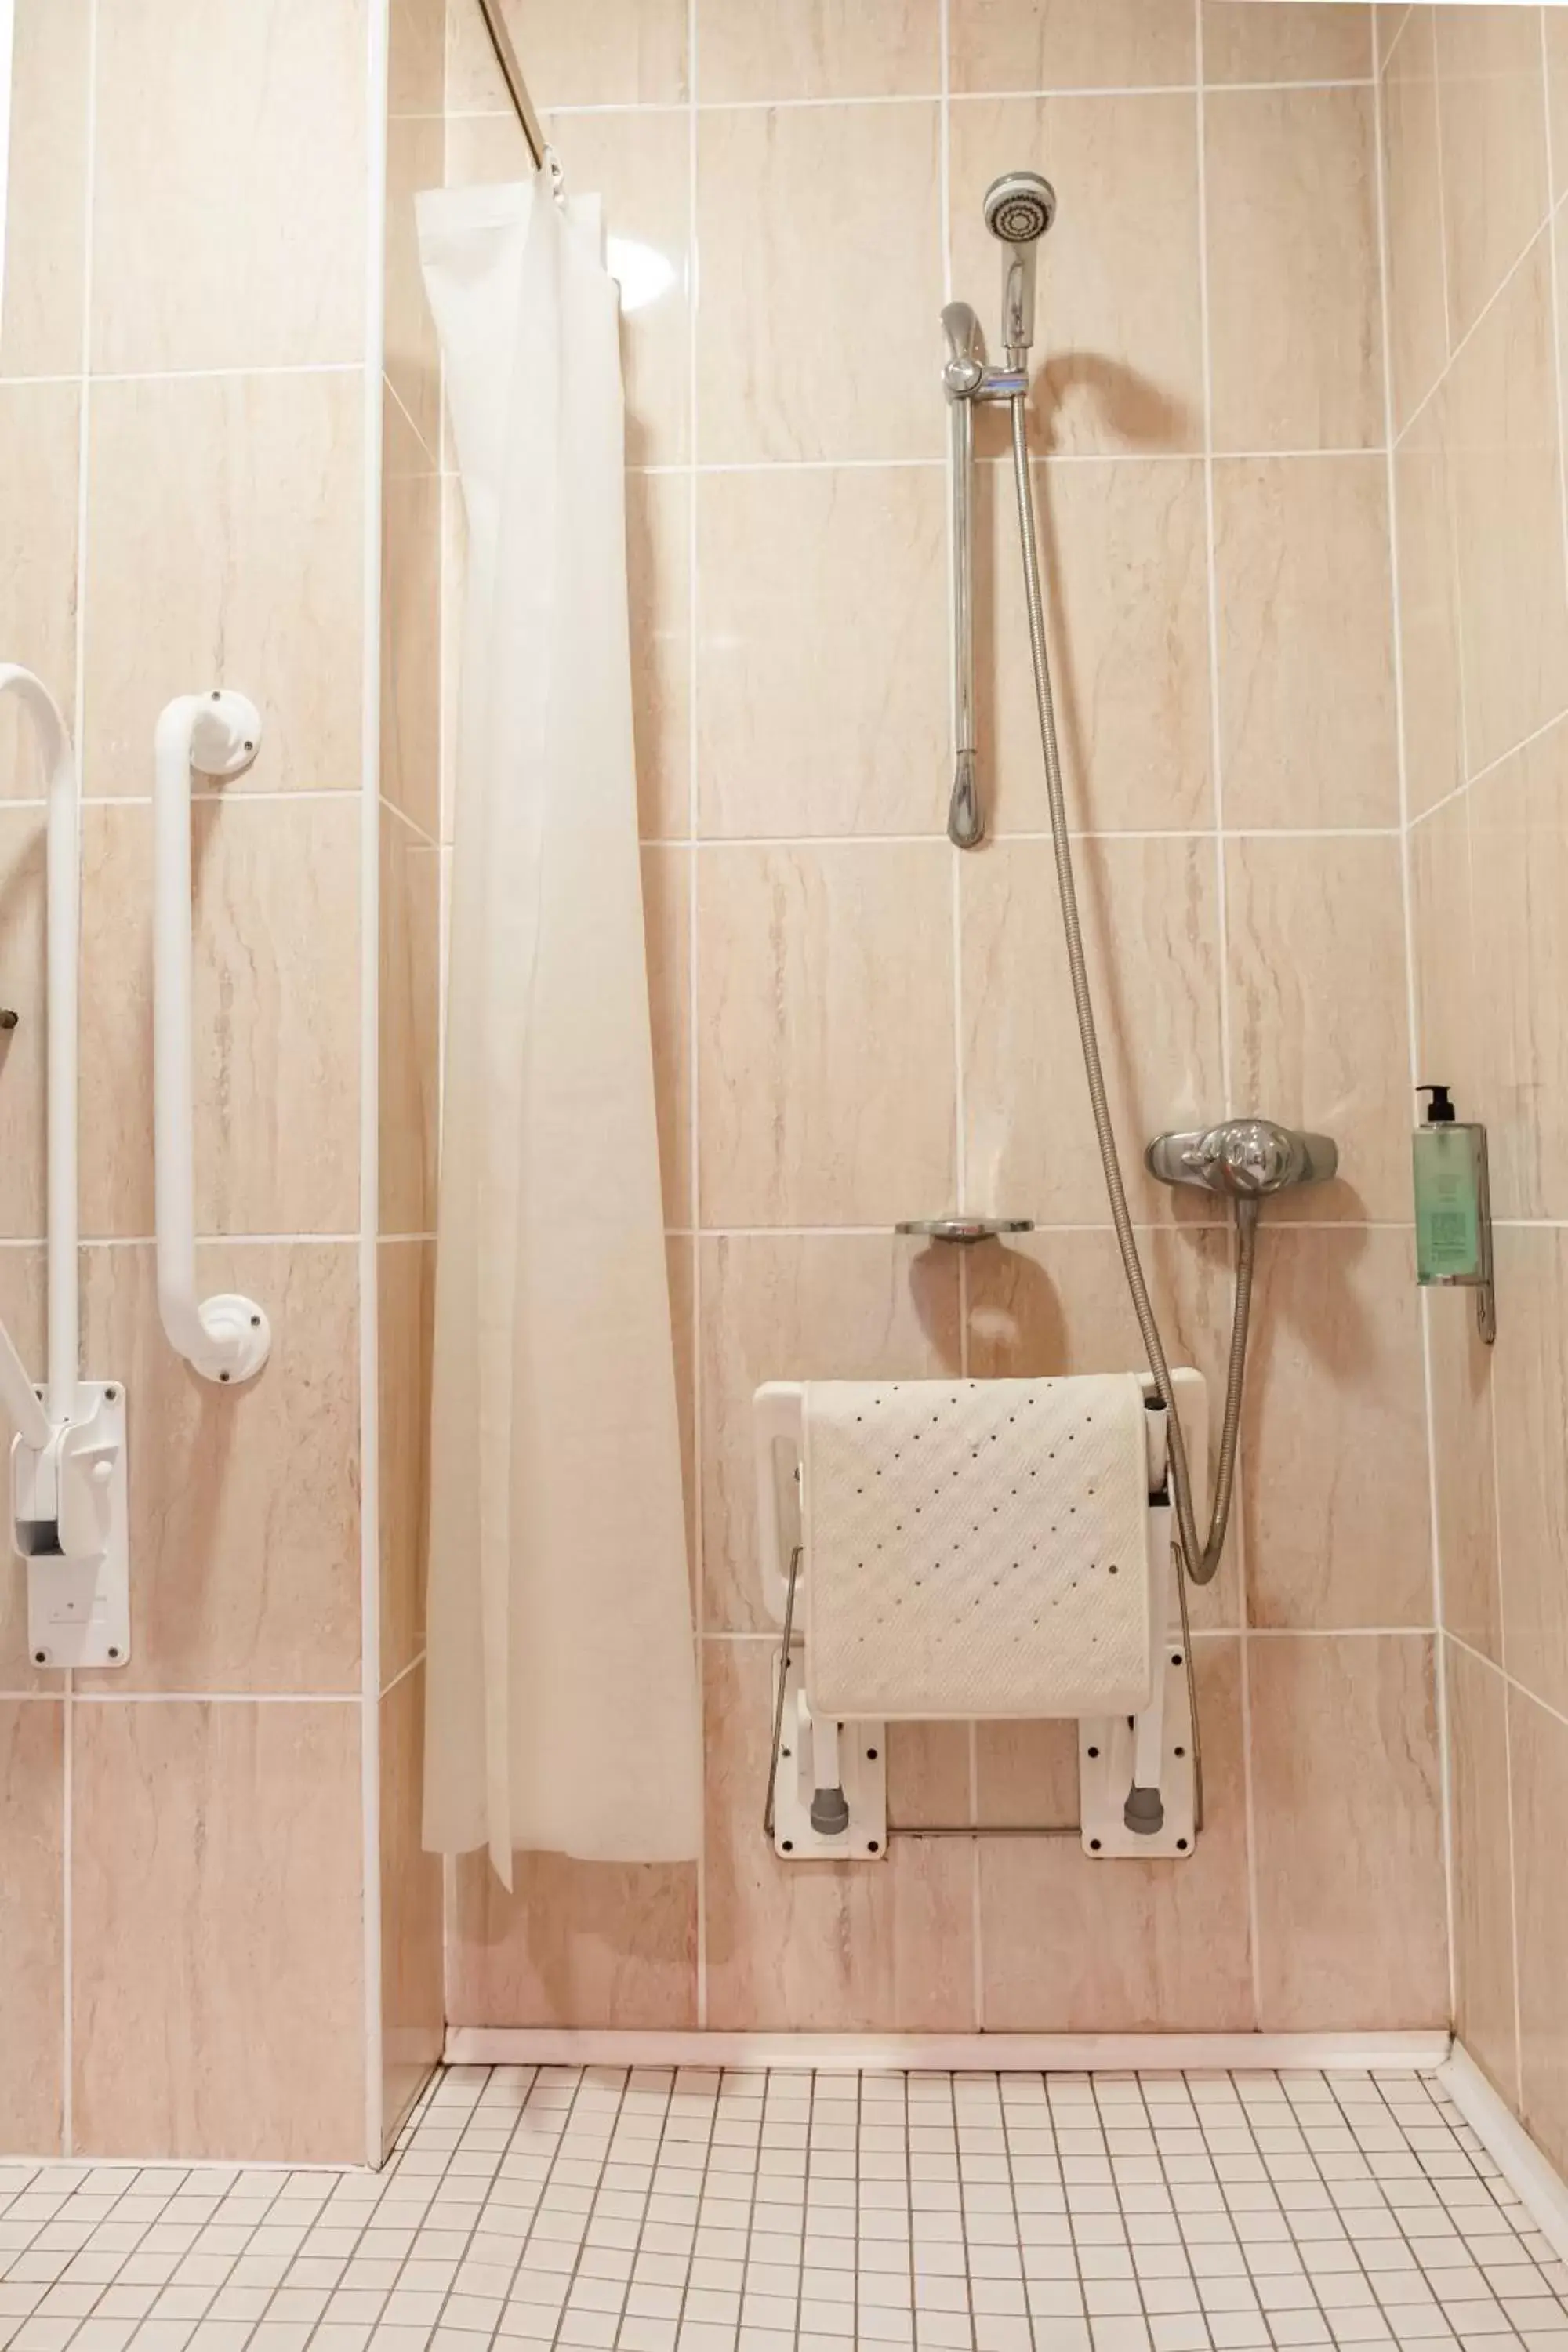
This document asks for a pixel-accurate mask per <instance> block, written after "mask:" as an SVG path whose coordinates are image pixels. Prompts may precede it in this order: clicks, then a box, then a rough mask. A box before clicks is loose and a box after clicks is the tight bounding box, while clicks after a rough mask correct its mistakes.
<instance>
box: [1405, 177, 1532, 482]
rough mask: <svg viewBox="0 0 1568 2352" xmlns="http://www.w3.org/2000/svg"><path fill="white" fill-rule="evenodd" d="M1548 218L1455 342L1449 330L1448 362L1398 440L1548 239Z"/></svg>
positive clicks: (1412, 412)
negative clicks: (1543, 241)
mask: <svg viewBox="0 0 1568 2352" xmlns="http://www.w3.org/2000/svg"><path fill="white" fill-rule="evenodd" d="M1552 218H1553V215H1552V214H1550V213H1549V214H1548V215H1547V216H1546V218H1545V219H1544V220H1543V221H1542V223H1541V226H1539V227H1538V228H1537V229H1536V230H1535V232H1534V234H1533V236H1531V239H1530V241H1529V243H1528V244H1527V245H1526V246H1525V247H1523V248H1522V250H1521V252H1520V253H1518V254H1517V255H1516V256H1515V257H1514V258H1513V260H1512V261H1510V264H1509V266H1508V268H1507V270H1506V271H1505V272H1504V274H1503V276H1502V277H1501V278H1500V279H1499V280H1498V283H1497V284H1496V286H1495V287H1494V288H1493V289H1492V290H1491V292H1490V293H1489V295H1488V296H1487V299H1486V300H1485V301H1484V302H1483V303H1482V305H1481V307H1480V309H1479V310H1478V311H1477V313H1476V315H1475V317H1474V318H1473V319H1472V320H1471V321H1470V323H1469V325H1468V327H1467V328H1466V329H1465V331H1464V333H1463V334H1462V335H1461V336H1460V337H1459V340H1458V342H1457V343H1456V342H1454V341H1453V338H1452V334H1451V333H1450V336H1449V343H1450V349H1449V352H1448V364H1447V367H1446V368H1445V369H1444V370H1443V371H1442V373H1441V374H1440V375H1439V376H1438V378H1437V380H1436V383H1433V384H1431V385H1429V386H1428V388H1427V390H1426V393H1425V394H1423V395H1422V397H1421V399H1420V400H1418V401H1417V402H1416V404H1415V407H1414V408H1413V409H1412V410H1411V412H1410V414H1409V415H1408V416H1407V417H1406V418H1405V422H1404V424H1403V425H1401V426H1400V428H1399V438H1400V439H1401V441H1403V440H1405V438H1406V436H1408V434H1409V432H1410V428H1411V426H1412V425H1415V423H1416V421H1417V420H1418V419H1419V418H1420V417H1421V416H1423V415H1425V414H1426V410H1427V409H1428V408H1429V407H1430V406H1431V404H1432V402H1433V401H1434V400H1435V399H1436V395H1437V394H1438V393H1439V392H1440V391H1441V389H1442V387H1443V385H1444V384H1445V383H1446V382H1447V379H1448V377H1449V376H1450V375H1451V374H1452V373H1453V370H1454V365H1455V362H1456V361H1457V360H1458V357H1459V355H1460V353H1461V352H1463V351H1464V350H1465V348H1466V346H1467V345H1468V343H1470V342H1471V341H1473V340H1474V338H1475V337H1476V335H1478V334H1479V331H1480V330H1481V328H1482V326H1483V325H1484V324H1485V322H1486V320H1488V319H1489V317H1490V315H1491V313H1492V312H1493V311H1494V310H1496V309H1497V306H1498V304H1499V303H1500V301H1501V300H1502V298H1503V296H1504V295H1505V294H1506V293H1507V292H1508V289H1509V288H1510V286H1511V285H1512V284H1513V281H1514V279H1515V278H1517V277H1518V276H1519V274H1520V272H1521V269H1523V268H1524V266H1525V264H1526V263H1527V262H1528V261H1529V259H1530V257H1531V254H1532V253H1533V252H1534V251H1535V248H1536V247H1537V246H1538V245H1539V244H1540V242H1541V240H1542V237H1543V236H1544V237H1545V238H1546V239H1547V240H1548V242H1550V241H1551V239H1552ZM1446 283H1447V276H1446V266H1445V284H1446Z"/></svg>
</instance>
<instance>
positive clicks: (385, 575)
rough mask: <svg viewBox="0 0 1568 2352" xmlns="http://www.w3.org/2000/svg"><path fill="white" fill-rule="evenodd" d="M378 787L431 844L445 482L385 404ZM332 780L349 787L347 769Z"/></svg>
mask: <svg viewBox="0 0 1568 2352" xmlns="http://www.w3.org/2000/svg"><path fill="white" fill-rule="evenodd" d="M382 416H383V422H384V440H383V444H382V465H381V793H382V797H383V799H384V800H388V801H390V802H391V803H393V806H394V807H395V808H397V809H400V810H401V811H402V813H403V814H404V815H405V817H406V818H407V819H408V820H409V823H410V824H415V825H417V827H418V828H419V830H420V832H421V833H423V834H424V835H426V838H427V839H429V840H431V841H435V840H438V839H439V837H440V831H441V479H440V476H439V475H438V474H437V471H436V469H435V467H436V461H435V459H434V458H433V457H431V455H430V452H429V450H428V449H427V448H426V446H425V444H424V443H423V442H422V441H421V440H420V438H419V436H418V435H417V434H416V432H415V431H414V429H413V427H412V426H411V425H410V424H409V423H408V420H407V418H406V417H405V415H404V414H403V411H402V410H401V408H400V407H399V406H398V404H397V402H396V401H395V399H393V398H391V397H390V396H388V397H386V398H384V400H383V402H382ZM337 781H339V782H342V783H345V784H349V783H353V782H354V781H355V779H354V777H353V773H352V772H350V773H346V774H344V775H343V776H342V777H341V778H339V779H338V780H337Z"/></svg>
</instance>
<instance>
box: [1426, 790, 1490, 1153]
mask: <svg viewBox="0 0 1568 2352" xmlns="http://www.w3.org/2000/svg"><path fill="white" fill-rule="evenodd" d="M1473 799H1474V795H1473V794H1471V793H1456V794H1455V795H1454V797H1453V798H1452V799H1451V800H1448V801H1446V802H1445V803H1443V805H1442V806H1441V807H1440V808H1436V809H1434V810H1433V812H1432V814H1430V815H1429V816H1427V817H1425V818H1423V819H1422V821H1421V822H1420V823H1419V824H1415V825H1413V826H1412V827H1411V829H1410V847H1409V861H1410V944H1411V961H1412V965H1413V971H1414V978H1415V1033H1416V1058H1417V1062H1418V1064H1419V1066H1420V1068H1421V1069H1422V1070H1423V1071H1428V1070H1442V1071H1443V1072H1445V1073H1446V1074H1448V1075H1445V1076H1444V1078H1443V1080H1442V1083H1443V1084H1444V1085H1446V1086H1450V1087H1452V1088H1453V1090H1454V1099H1455V1101H1456V1103H1458V1104H1460V1105H1468V1106H1470V1109H1469V1110H1462V1111H1461V1116H1462V1117H1468V1116H1471V1115H1472V1113H1477V1114H1479V1100H1480V1090H1481V1033H1482V1025H1483V1023H1482V1013H1481V1007H1480V992H1479V974H1478V971H1477V962H1476V920H1475V911H1474V908H1473V906H1472V901H1471V874H1470V845H1471V823H1470V814H1471V807H1472V803H1473Z"/></svg>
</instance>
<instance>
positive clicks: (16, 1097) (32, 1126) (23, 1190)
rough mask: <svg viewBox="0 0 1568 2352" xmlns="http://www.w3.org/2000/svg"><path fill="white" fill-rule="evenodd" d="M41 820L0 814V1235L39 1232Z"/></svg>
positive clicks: (44, 993)
mask: <svg viewBox="0 0 1568 2352" xmlns="http://www.w3.org/2000/svg"><path fill="white" fill-rule="evenodd" d="M44 838H45V821H44V812H43V810H42V809H41V808H5V807H0V1005H3V1006H4V1007H5V1010H6V1011H7V1012H10V1013H15V1014H16V1027H15V1028H14V1029H5V1030H0V1087H3V1088H4V1099H5V1124H6V1129H7V1131H8V1135H9V1139H10V1148H9V1150H6V1151H5V1152H4V1153H0V1232H3V1233H4V1234H5V1237H6V1239H8V1240H9V1239H15V1238H31V1237H32V1236H33V1235H35V1234H37V1235H39V1236H41V1235H42V1234H43V1230H44V1223H45V1213H44V1121H45V1116H46V1107H47V1090H46V1087H45V1083H44V1068H45V1062H46V1059H47V1046H48V989H47V982H46V979H45V953H46V935H47V925H46V921H45V905H44V893H45V879H44Z"/></svg>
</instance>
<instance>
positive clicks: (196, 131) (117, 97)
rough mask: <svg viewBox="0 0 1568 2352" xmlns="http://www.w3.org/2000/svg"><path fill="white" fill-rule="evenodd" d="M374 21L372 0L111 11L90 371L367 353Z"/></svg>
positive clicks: (170, 0) (200, 3)
mask: <svg viewBox="0 0 1568 2352" xmlns="http://www.w3.org/2000/svg"><path fill="white" fill-rule="evenodd" d="M367 24H368V8H367V6H366V0H274V5H271V6H269V7H268V8H266V9H246V10H241V11H239V12H237V13H236V14H234V15H232V16H224V17H223V18H222V19H220V20H219V24H218V26H217V27H216V29H215V26H214V20H213V16H212V11H211V8H210V6H209V5H207V0H149V5H145V6H141V7H137V8H132V9H110V10H108V11H106V12H104V14H103V16H102V18H101V21H100V24H99V26H98V37H97V53H96V56H97V71H96V81H95V88H96V92H97V115H96V141H95V148H94V167H95V175H94V184H93V219H92V319H91V326H90V339H91V352H92V365H93V367H94V369H95V370H98V371H100V372H102V373H120V372H122V371H125V370H130V369H140V370H157V369H169V368H222V367H226V368H234V367H300V366H305V365H309V364H310V363H311V362H319V361H336V362H346V361H358V360H361V359H363V355H364V276H365V270H364V234H365V207H366V200H367V193H368V171H367V158H368V154H369V141H368V137H367V131H368V124H367V122H366V120H365V117H366V110H367V104H368V100H369V95H370V79H369V74H368V71H367V67H366V56H367V44H368V30H367ZM225 124H228V125H230V126H232V134H233V135H229V136H227V137H226V136H225V134H224V131H223V128H222V126H223V125H225ZM218 153H221V155H222V158H223V168H222V169H221V171H215V169H214V163H215V157H216V155H217V154H218Z"/></svg>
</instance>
